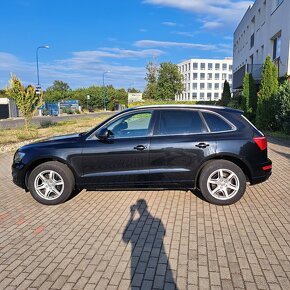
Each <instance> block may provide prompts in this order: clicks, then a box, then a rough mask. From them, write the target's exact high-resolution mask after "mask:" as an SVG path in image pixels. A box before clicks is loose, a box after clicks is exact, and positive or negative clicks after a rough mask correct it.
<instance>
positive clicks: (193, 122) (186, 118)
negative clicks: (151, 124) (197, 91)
mask: <svg viewBox="0 0 290 290" xmlns="http://www.w3.org/2000/svg"><path fill="white" fill-rule="evenodd" d="M203 132H207V130H206V127H205V125H204V123H203V121H202V119H201V118H200V115H199V113H198V112H197V111H190V110H188V111H186V110H162V111H160V121H159V130H158V132H157V135H175V134H193V133H203Z"/></svg>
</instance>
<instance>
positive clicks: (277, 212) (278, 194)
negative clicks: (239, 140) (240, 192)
mask: <svg viewBox="0 0 290 290" xmlns="http://www.w3.org/2000/svg"><path fill="white" fill-rule="evenodd" d="M269 147H270V150H269V156H270V158H271V159H272V161H273V167H274V172H273V175H272V177H271V178H270V179H269V180H268V181H267V182H266V183H263V184H260V185H255V186H251V187H248V188H247V192H246V194H245V196H244V198H243V199H242V200H241V201H240V202H238V203H236V204H234V205H232V206H227V207H218V206H214V205H211V204H208V203H207V202H205V201H203V200H202V199H200V198H199V197H197V196H196V195H194V194H193V193H191V192H189V191H188V192H185V191H180V190H170V191H169V190H166V191H162V190H160V191H153V190H148V191H94V192H93V191H89V192H86V191H83V192H81V193H80V194H79V195H78V196H76V197H75V198H73V199H71V200H70V201H68V202H66V203H65V204H62V205H58V206H51V207H48V206H44V205H41V204H39V203H37V202H36V201H34V199H32V197H31V196H30V194H29V193H25V192H24V191H23V190H21V189H19V188H17V187H16V186H15V185H13V184H12V182H11V176H10V165H11V161H12V156H11V155H9V154H6V155H1V156H0V177H1V181H0V289H102V290H103V289H122V290H124V289H151V288H154V289H174V288H178V289H209V288H211V289H234V288H235V289H290V247H289V246H290V196H289V193H290V181H289V179H290V148H289V147H286V146H283V145H279V143H278V144H277V143H276V144H274V143H271V144H269ZM136 202H137V205H138V206H137V209H135V207H134V208H133V209H132V211H131V210H130V208H131V206H132V205H134V204H136Z"/></svg>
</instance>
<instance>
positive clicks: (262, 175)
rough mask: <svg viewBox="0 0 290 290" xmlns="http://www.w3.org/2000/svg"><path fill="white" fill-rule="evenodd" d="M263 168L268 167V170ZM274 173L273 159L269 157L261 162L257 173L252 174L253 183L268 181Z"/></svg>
mask: <svg viewBox="0 0 290 290" xmlns="http://www.w3.org/2000/svg"><path fill="white" fill-rule="evenodd" d="M263 168H267V169H266V170H265V169H264V170H263ZM271 174H272V161H271V160H270V159H269V158H268V161H267V162H265V163H263V164H260V165H259V167H258V170H257V171H256V174H255V175H253V176H252V180H251V184H252V185H253V184H258V183H261V182H264V181H266V180H267V179H268V178H269V177H270V176H271Z"/></svg>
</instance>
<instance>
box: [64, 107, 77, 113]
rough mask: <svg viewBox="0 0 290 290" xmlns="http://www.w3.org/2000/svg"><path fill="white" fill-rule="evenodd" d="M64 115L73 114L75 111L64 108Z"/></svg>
mask: <svg viewBox="0 0 290 290" xmlns="http://www.w3.org/2000/svg"><path fill="white" fill-rule="evenodd" d="M62 113H63V114H73V113H74V111H73V110H72V109H71V108H66V107H64V108H63V109H62Z"/></svg>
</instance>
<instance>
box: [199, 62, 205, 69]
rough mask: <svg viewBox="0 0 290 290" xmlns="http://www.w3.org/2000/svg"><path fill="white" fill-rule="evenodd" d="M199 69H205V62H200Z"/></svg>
mask: <svg viewBox="0 0 290 290" xmlns="http://www.w3.org/2000/svg"><path fill="white" fill-rule="evenodd" d="M200 69H201V70H205V63H203V62H202V63H201V64H200Z"/></svg>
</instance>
